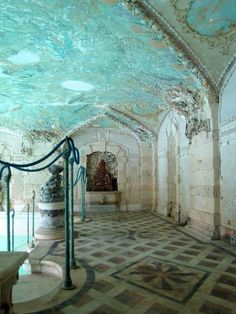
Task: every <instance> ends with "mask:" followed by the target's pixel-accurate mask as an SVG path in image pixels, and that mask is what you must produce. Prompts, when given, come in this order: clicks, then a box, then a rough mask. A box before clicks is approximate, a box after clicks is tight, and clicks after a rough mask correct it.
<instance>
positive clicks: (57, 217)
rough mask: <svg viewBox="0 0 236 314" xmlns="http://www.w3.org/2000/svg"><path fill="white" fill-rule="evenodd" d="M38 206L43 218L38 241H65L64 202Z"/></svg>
mask: <svg viewBox="0 0 236 314" xmlns="http://www.w3.org/2000/svg"><path fill="white" fill-rule="evenodd" d="M38 206H39V209H40V215H41V218H40V227H39V229H38V230H36V232H35V239H36V241H37V240H59V239H64V202H50V203H38Z"/></svg>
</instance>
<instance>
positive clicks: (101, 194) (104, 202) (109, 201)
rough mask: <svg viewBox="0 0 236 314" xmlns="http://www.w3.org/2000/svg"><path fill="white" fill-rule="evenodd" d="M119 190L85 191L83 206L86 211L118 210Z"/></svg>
mask: <svg viewBox="0 0 236 314" xmlns="http://www.w3.org/2000/svg"><path fill="white" fill-rule="evenodd" d="M120 200H121V192H119V191H87V192H86V193H85V208H86V210H88V211H107V210H108V211H112V210H119V208H120Z"/></svg>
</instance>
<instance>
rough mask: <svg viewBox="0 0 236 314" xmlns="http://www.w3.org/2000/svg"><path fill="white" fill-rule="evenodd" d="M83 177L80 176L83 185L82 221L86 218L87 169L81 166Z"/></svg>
mask: <svg viewBox="0 0 236 314" xmlns="http://www.w3.org/2000/svg"><path fill="white" fill-rule="evenodd" d="M81 169H82V171H81V177H80V185H81V216H80V219H81V220H82V221H84V220H85V218H86V217H85V182H86V169H85V168H84V167H83V168H81Z"/></svg>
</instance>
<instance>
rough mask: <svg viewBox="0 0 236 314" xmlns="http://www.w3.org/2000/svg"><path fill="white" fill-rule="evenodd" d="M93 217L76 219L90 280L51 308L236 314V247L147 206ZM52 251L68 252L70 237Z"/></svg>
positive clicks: (78, 246) (78, 250)
mask: <svg viewBox="0 0 236 314" xmlns="http://www.w3.org/2000/svg"><path fill="white" fill-rule="evenodd" d="M87 218H90V220H89V221H88V222H86V223H79V222H78V219H77V218H75V256H76V259H77V261H80V265H79V266H80V267H85V265H87V269H88V278H87V282H86V285H85V287H84V288H83V291H81V293H80V294H79V295H78V297H77V298H73V300H71V302H68V303H67V304H65V305H63V306H61V308H58V309H56V310H49V311H47V312H45V313H58V314H60V313H68V314H74V313H81V314H86V313H91V314H116V313H122V314H124V313H127V314H134V313H135V314H139V313H145V314H155V313H158V314H172V313H173V314H174V313H186V314H192V313H206V314H229V313H232V314H233V313H236V252H235V253H234V252H231V253H230V252H228V251H227V250H225V249H220V248H219V247H217V246H216V245H215V243H216V242H213V241H212V242H207V243H204V242H201V241H200V240H197V239H195V238H193V237H191V236H189V235H188V234H186V233H185V232H182V231H180V230H179V229H178V228H176V227H175V226H174V225H172V224H171V223H169V222H168V221H166V220H164V219H162V218H160V217H159V216H157V215H156V214H153V213H151V212H148V211H142V212H115V213H114V212H109V213H99V214H98V213H88V215H87ZM183 230H184V229H183ZM50 254H53V255H62V256H64V242H58V243H56V245H55V246H54V247H53V248H52V250H51V251H50ZM72 280H73V278H72ZM74 284H75V285H76V283H74Z"/></svg>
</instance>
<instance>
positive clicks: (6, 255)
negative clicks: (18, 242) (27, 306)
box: [0, 252, 28, 314]
mask: <svg viewBox="0 0 236 314" xmlns="http://www.w3.org/2000/svg"><path fill="white" fill-rule="evenodd" d="M27 257H28V253H26V252H0V314H6V313H8V314H12V313H13V305H12V287H13V285H14V284H15V283H16V281H17V279H18V269H19V267H20V266H21V265H22V264H23V263H24V261H25V259H26V258H27Z"/></svg>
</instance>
